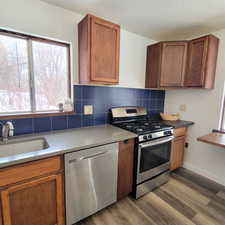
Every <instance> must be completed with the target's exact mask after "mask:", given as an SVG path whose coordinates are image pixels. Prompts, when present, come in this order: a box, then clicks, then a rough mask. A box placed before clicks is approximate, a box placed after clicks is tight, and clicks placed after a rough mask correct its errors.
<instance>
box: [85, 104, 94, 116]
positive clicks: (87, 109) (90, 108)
mask: <svg viewBox="0 0 225 225" xmlns="http://www.w3.org/2000/svg"><path fill="white" fill-rule="evenodd" d="M92 114H93V106H92V105H85V106H84V115H92Z"/></svg>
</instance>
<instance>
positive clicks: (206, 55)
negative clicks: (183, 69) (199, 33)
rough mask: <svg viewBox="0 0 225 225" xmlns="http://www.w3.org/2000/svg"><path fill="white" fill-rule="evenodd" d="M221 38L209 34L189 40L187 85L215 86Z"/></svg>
mask: <svg viewBox="0 0 225 225" xmlns="http://www.w3.org/2000/svg"><path fill="white" fill-rule="evenodd" d="M218 44H219V39H218V38H217V37H215V36H213V35H208V36H205V37H201V38H198V39H194V40H192V41H190V42H189V47H188V63H187V73H186V76H185V82H184V84H185V86H186V87H202V88H213V87H214V81H215V72H216V61H217V54H218Z"/></svg>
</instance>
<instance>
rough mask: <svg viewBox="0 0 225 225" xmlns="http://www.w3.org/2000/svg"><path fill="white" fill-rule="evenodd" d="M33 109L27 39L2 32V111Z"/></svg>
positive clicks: (0, 58)
mask: <svg viewBox="0 0 225 225" xmlns="http://www.w3.org/2000/svg"><path fill="white" fill-rule="evenodd" d="M23 111H31V104H30V87H29V71H28V51H27V40H25V39H21V38H15V37H9V36H6V35H1V34H0V113H9V112H23Z"/></svg>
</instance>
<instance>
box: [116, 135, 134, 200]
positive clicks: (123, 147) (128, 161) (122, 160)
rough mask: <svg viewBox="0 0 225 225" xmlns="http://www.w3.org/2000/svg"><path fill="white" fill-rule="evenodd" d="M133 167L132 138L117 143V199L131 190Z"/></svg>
mask: <svg viewBox="0 0 225 225" xmlns="http://www.w3.org/2000/svg"><path fill="white" fill-rule="evenodd" d="M133 167H134V139H130V140H127V141H122V142H120V143H119V156H118V186H117V199H118V200H120V199H122V198H124V197H126V196H127V195H128V194H129V193H131V192H132V187H133Z"/></svg>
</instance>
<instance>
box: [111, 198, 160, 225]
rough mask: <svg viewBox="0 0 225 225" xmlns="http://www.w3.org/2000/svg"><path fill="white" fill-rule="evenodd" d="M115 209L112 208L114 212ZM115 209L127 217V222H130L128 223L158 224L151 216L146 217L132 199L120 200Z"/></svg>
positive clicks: (140, 224)
mask: <svg viewBox="0 0 225 225" xmlns="http://www.w3.org/2000/svg"><path fill="white" fill-rule="evenodd" d="M109 210H110V209H109ZM113 211H114V210H113V208H112V212H113ZM115 211H116V212H117V213H118V214H120V215H121V216H122V217H123V218H125V219H126V223H127V222H128V224H132V225H136V224H139V225H156V224H155V223H154V221H152V220H151V218H148V217H146V216H145V215H144V214H143V213H141V212H140V211H139V210H137V208H136V207H134V206H133V204H132V203H131V201H129V200H122V201H120V202H118V204H117V207H116V209H115ZM126 223H125V224H126Z"/></svg>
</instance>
